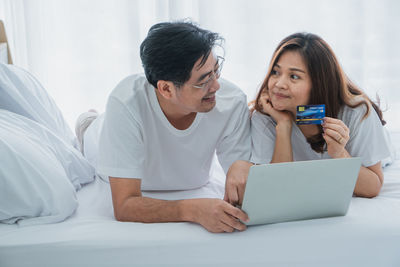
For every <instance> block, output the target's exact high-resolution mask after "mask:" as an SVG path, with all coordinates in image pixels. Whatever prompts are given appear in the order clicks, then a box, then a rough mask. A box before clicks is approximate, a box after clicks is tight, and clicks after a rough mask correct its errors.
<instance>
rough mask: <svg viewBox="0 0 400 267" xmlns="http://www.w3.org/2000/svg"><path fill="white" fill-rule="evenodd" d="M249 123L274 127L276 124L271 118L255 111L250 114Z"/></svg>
mask: <svg viewBox="0 0 400 267" xmlns="http://www.w3.org/2000/svg"><path fill="white" fill-rule="evenodd" d="M251 121H252V122H254V123H263V124H265V125H272V126H273V127H275V126H276V122H275V121H274V119H273V118H272V117H271V116H268V115H265V114H263V113H261V112H259V111H257V110H255V111H253V113H252V114H251Z"/></svg>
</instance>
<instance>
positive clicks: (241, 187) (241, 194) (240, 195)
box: [237, 184, 246, 206]
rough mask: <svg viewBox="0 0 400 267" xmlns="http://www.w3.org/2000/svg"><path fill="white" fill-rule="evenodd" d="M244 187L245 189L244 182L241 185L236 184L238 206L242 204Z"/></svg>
mask: <svg viewBox="0 0 400 267" xmlns="http://www.w3.org/2000/svg"><path fill="white" fill-rule="evenodd" d="M245 189H246V184H244V185H241V186H238V188H237V190H238V196H239V199H238V204H239V205H240V206H242V203H243V197H244V191H245Z"/></svg>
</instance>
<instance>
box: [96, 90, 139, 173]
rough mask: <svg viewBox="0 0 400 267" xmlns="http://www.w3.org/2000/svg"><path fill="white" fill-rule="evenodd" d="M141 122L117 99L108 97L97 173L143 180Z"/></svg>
mask: <svg viewBox="0 0 400 267" xmlns="http://www.w3.org/2000/svg"><path fill="white" fill-rule="evenodd" d="M144 153H145V150H144V140H143V135H142V131H141V127H140V123H138V121H137V120H136V119H135V117H134V116H133V114H131V112H130V111H129V110H128V109H127V108H126V107H125V105H124V104H123V103H121V102H120V101H119V100H118V99H116V98H113V97H110V98H109V100H108V103H107V108H106V113H105V117H104V123H103V127H102V130H101V134H100V142H99V161H98V172H99V173H100V174H101V175H105V176H109V177H119V178H142V177H143V168H144V167H143V166H144V159H145V154H144Z"/></svg>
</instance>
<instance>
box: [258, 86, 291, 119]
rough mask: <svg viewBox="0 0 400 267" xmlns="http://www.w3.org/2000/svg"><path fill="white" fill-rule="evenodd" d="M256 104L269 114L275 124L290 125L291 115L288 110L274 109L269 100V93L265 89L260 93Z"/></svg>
mask: <svg viewBox="0 0 400 267" xmlns="http://www.w3.org/2000/svg"><path fill="white" fill-rule="evenodd" d="M258 104H259V105H260V106H261V107H262V112H263V113H264V114H267V115H270V116H271V117H272V118H273V119H274V120H275V121H276V123H277V124H287V125H289V126H290V127H291V125H292V115H291V113H290V112H289V111H279V110H276V109H275V108H274V107H273V106H272V103H271V101H270V97H269V93H268V92H267V91H265V92H263V93H262V94H261V97H260V99H259V100H258Z"/></svg>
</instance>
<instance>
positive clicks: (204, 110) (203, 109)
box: [198, 101, 216, 113]
mask: <svg viewBox="0 0 400 267" xmlns="http://www.w3.org/2000/svg"><path fill="white" fill-rule="evenodd" d="M215 105H216V102H215V101H214V102H212V103H207V104H203V105H202V106H201V108H200V109H199V111H198V112H201V113H207V112H210V111H211V110H213V108H214V107H215Z"/></svg>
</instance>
